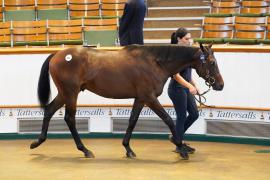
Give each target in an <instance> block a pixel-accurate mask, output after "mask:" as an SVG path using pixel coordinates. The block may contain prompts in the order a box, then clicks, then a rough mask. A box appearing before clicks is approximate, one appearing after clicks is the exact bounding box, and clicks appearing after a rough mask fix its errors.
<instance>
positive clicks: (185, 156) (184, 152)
mask: <svg viewBox="0 0 270 180" xmlns="http://www.w3.org/2000/svg"><path fill="white" fill-rule="evenodd" d="M175 152H176V153H179V154H180V156H181V157H182V158H183V160H188V159H189V156H188V152H187V150H186V149H185V147H184V146H183V145H182V146H181V147H180V148H176V149H175Z"/></svg>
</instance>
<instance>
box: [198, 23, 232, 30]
mask: <svg viewBox="0 0 270 180" xmlns="http://www.w3.org/2000/svg"><path fill="white" fill-rule="evenodd" d="M233 29H234V26H229V25H216V24H214V25H212V24H211V25H209V24H205V25H204V26H203V30H207V31H232V30H233Z"/></svg>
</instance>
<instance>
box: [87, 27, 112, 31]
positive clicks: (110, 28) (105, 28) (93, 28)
mask: <svg viewBox="0 0 270 180" xmlns="http://www.w3.org/2000/svg"><path fill="white" fill-rule="evenodd" d="M84 30H85V31H98V30H101V31H103V30H104V31H105V30H117V26H87V27H85V28H84Z"/></svg>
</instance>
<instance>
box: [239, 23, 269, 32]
mask: <svg viewBox="0 0 270 180" xmlns="http://www.w3.org/2000/svg"><path fill="white" fill-rule="evenodd" d="M235 30H240V31H264V30H265V27H264V26H260V25H256V24H235Z"/></svg>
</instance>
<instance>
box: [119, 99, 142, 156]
mask: <svg viewBox="0 0 270 180" xmlns="http://www.w3.org/2000/svg"><path fill="white" fill-rule="evenodd" d="M143 106H144V103H143V102H141V101H140V100H138V99H135V101H134V104H133V108H132V111H131V115H130V118H129V123H128V128H127V130H126V134H125V137H124V139H123V143H122V144H123V146H124V147H125V148H126V151H127V152H126V155H127V157H129V158H134V157H136V154H135V153H134V152H133V151H132V149H131V148H130V146H129V141H130V138H131V134H132V131H133V129H134V127H135V125H136V123H137V120H138V118H139V115H140V112H141V111H142V108H143Z"/></svg>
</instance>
